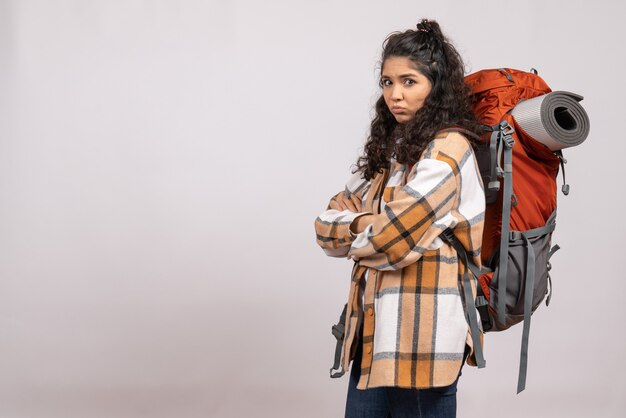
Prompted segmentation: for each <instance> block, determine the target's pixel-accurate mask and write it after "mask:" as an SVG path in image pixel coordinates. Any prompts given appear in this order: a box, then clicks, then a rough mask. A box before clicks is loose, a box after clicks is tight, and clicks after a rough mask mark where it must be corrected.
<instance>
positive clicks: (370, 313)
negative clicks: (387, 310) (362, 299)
mask: <svg viewBox="0 0 626 418" xmlns="http://www.w3.org/2000/svg"><path fill="white" fill-rule="evenodd" d="M367 314H368V315H369V316H374V310H373V309H372V308H367Z"/></svg>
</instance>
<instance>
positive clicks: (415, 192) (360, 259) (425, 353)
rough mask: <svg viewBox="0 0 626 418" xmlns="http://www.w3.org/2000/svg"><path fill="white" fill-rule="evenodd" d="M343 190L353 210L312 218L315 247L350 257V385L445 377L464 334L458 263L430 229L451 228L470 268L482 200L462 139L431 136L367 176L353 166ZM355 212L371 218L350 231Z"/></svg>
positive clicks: (426, 384) (456, 361) (455, 365)
mask: <svg viewBox="0 0 626 418" xmlns="http://www.w3.org/2000/svg"><path fill="white" fill-rule="evenodd" d="M344 193H345V194H346V195H348V196H350V195H355V196H356V197H358V198H360V200H361V212H358V213H354V212H350V211H347V210H346V211H337V210H333V209H330V208H329V209H328V210H326V211H325V212H324V213H322V214H321V215H320V216H319V217H318V218H317V219H316V221H315V229H316V232H317V243H318V244H319V245H320V246H321V247H322V248H323V249H324V251H325V252H326V253H327V254H328V255H330V256H333V257H347V258H349V259H352V260H354V261H355V265H354V269H353V271H352V281H351V287H350V292H349V296H348V310H347V315H346V323H345V330H346V334H345V338H344V345H343V348H342V367H343V368H344V369H345V370H347V369H348V365H349V364H350V361H351V360H352V358H353V357H354V353H355V351H356V348H357V346H356V342H357V341H358V334H359V329H361V327H362V331H363V332H362V335H361V343H362V344H363V359H362V363H361V378H360V380H359V383H358V386H357V387H358V388H359V389H367V388H373V387H380V386H398V387H404V388H430V387H437V386H447V385H450V384H452V383H453V382H454V380H455V379H456V378H457V376H458V374H459V371H460V368H461V365H462V361H463V354H464V349H465V345H466V344H467V345H469V346H470V347H472V340H471V336H470V330H469V327H468V324H467V320H466V316H465V312H464V308H463V300H462V297H461V294H462V293H460V292H462V288H461V284H460V283H461V281H460V278H461V277H462V276H463V273H464V271H465V266H464V265H463V263H462V261H461V260H460V259H458V258H457V255H456V252H455V250H454V249H453V248H452V247H451V246H450V245H448V244H447V243H444V242H443V241H442V240H441V239H440V238H439V234H440V233H441V232H442V231H443V230H444V229H446V228H447V227H450V228H453V229H454V233H455V235H456V236H457V238H458V239H459V241H460V242H461V243H462V244H463V246H464V247H465V248H466V249H467V250H468V254H469V255H470V256H472V257H473V259H474V262H475V263H476V264H477V265H478V266H480V247H481V241H482V231H483V223H484V211H485V198H484V190H483V185H482V181H481V178H480V172H479V170H478V166H477V163H476V160H475V158H474V153H473V150H472V148H471V146H470V144H469V142H468V141H467V139H466V138H465V137H464V136H463V135H462V134H460V133H458V132H450V133H446V134H442V135H438V136H437V137H436V138H435V139H434V140H433V141H431V142H430V143H429V145H428V146H427V148H426V150H425V151H424V152H423V153H422V155H421V157H420V159H419V161H418V162H417V163H416V164H415V165H414V166H413V167H412V168H411V169H410V170H409V167H408V166H407V165H404V164H399V163H398V162H396V161H393V160H392V161H391V165H390V168H389V169H388V170H385V171H384V172H383V173H381V174H378V175H376V176H375V177H374V178H373V179H371V180H370V181H367V180H365V179H363V178H362V177H361V175H360V173H356V174H355V175H354V176H353V177H352V178H351V179H350V180H349V181H348V183H347V184H346V188H345V192H344ZM335 197H336V195H335ZM335 197H333V199H334V198H335ZM379 208H381V209H379ZM363 214H374V221H373V223H372V224H371V225H369V226H367V228H366V229H365V230H364V231H363V232H361V233H359V234H353V233H352V232H350V224H351V223H352V221H353V220H354V219H355V218H356V217H358V216H360V215H363ZM472 291H473V292H474V295H475V291H476V290H475V284H473V288H472ZM470 357H472V356H470ZM472 360H473V359H472V358H470V362H472Z"/></svg>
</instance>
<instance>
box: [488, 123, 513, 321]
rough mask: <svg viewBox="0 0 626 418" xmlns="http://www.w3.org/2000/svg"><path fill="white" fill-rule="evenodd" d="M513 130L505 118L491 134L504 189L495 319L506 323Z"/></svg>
mask: <svg viewBox="0 0 626 418" xmlns="http://www.w3.org/2000/svg"><path fill="white" fill-rule="evenodd" d="M513 132H515V129H513V127H512V126H511V125H509V123H508V122H507V121H506V120H503V121H502V122H500V125H499V129H498V130H497V131H494V133H493V135H499V136H500V142H501V143H500V149H501V150H502V149H503V150H502V152H503V157H504V158H503V160H504V161H503V164H502V176H503V177H504V190H503V192H502V232H501V234H502V235H501V237H500V251H499V262H498V301H497V306H496V308H497V315H496V320H497V321H498V322H499V323H500V324H502V325H505V323H506V312H505V306H506V305H505V302H506V279H507V273H508V271H507V264H508V261H509V231H510V225H511V199H512V198H513V145H514V144H515V140H514V139H513Z"/></svg>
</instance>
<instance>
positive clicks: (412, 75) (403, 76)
mask: <svg viewBox="0 0 626 418" xmlns="http://www.w3.org/2000/svg"><path fill="white" fill-rule="evenodd" d="M398 77H400V78H407V77H417V74H415V73H408V74H400V75H399V76H398ZM381 78H391V77H389V76H388V75H386V74H383V75H382V76H381Z"/></svg>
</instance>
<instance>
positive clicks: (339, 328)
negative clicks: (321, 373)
mask: <svg viewBox="0 0 626 418" xmlns="http://www.w3.org/2000/svg"><path fill="white" fill-rule="evenodd" d="M347 309H348V304H345V305H344V306H343V311H342V312H341V316H340V317H339V322H338V323H337V325H333V335H334V336H335V338H336V339H337V347H336V348H335V362H334V363H333V367H331V368H330V377H332V378H333V379H334V378H338V377H341V376H343V375H344V374H345V373H346V371H345V370H344V369H343V367H341V370H339V368H340V366H341V347H342V346H343V337H344V333H345V325H344V324H345V323H346V310H347ZM335 370H339V371H338V372H335Z"/></svg>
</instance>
